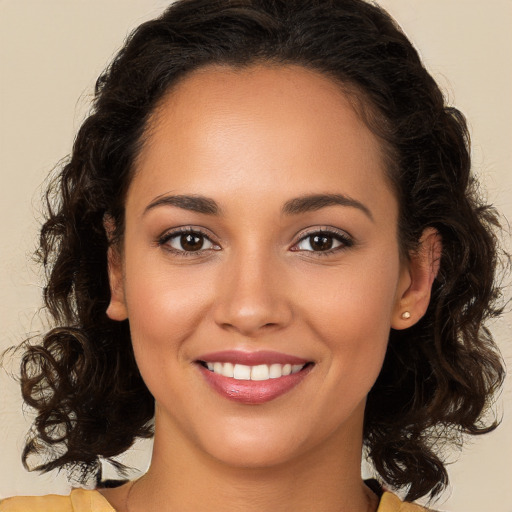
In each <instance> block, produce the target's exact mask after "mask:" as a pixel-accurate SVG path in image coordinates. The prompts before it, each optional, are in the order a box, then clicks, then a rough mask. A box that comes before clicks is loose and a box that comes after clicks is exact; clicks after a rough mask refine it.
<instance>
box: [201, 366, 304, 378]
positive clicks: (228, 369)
mask: <svg viewBox="0 0 512 512" xmlns="http://www.w3.org/2000/svg"><path fill="white" fill-rule="evenodd" d="M198 362H199V364H200V365H201V366H203V367H204V368H206V369H208V370H209V371H210V372H212V373H214V374H216V375H221V376H223V377H229V378H232V379H235V380H246V381H247V380H251V381H265V380H270V379H279V378H281V377H286V376H288V375H294V374H296V373H299V372H300V371H302V370H303V369H304V368H306V367H307V366H310V365H312V364H313V363H305V364H289V363H286V364H279V363H274V364H258V365H254V366H249V365H245V364H233V363H229V362H226V363H223V362H220V361H218V362H210V361H208V362H206V361H198Z"/></svg>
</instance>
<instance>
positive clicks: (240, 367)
mask: <svg viewBox="0 0 512 512" xmlns="http://www.w3.org/2000/svg"><path fill="white" fill-rule="evenodd" d="M233 378H234V379H237V380H251V367H250V366H245V364H235V367H234V368H233Z"/></svg>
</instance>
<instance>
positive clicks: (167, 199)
mask: <svg viewBox="0 0 512 512" xmlns="http://www.w3.org/2000/svg"><path fill="white" fill-rule="evenodd" d="M158 206H177V207H178V208H182V209H184V210H190V211H192V212H197V213H204V214H206V215H219V213H220V208H219V205H218V204H217V203H216V202H215V201H214V200H213V199H210V198H209V197H204V196H198V195H192V196H187V195H176V196H174V195H163V196H158V197H157V198H156V199H154V200H153V201H151V203H149V204H148V205H147V206H146V208H145V209H144V214H146V213H147V212H148V211H150V210H153V209H154V208H157V207H158Z"/></svg>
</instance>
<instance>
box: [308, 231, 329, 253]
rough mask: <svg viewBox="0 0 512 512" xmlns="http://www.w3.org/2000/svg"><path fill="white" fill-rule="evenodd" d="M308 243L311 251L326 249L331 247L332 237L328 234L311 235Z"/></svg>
mask: <svg viewBox="0 0 512 512" xmlns="http://www.w3.org/2000/svg"><path fill="white" fill-rule="evenodd" d="M309 243H310V245H311V249H313V251H328V250H329V249H332V246H333V243H334V239H333V237H332V236H329V235H313V236H311V237H310V242H309Z"/></svg>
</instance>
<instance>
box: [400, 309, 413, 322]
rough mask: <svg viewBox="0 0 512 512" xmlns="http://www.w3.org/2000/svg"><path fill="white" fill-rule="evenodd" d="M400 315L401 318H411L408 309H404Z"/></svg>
mask: <svg viewBox="0 0 512 512" xmlns="http://www.w3.org/2000/svg"><path fill="white" fill-rule="evenodd" d="M400 316H401V317H402V319H403V320H409V318H411V313H409V311H404V312H403V313H402V314H401V315H400Z"/></svg>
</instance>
